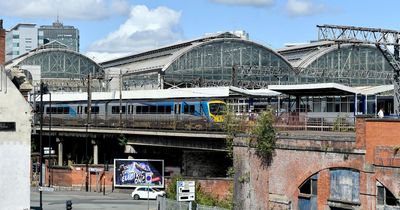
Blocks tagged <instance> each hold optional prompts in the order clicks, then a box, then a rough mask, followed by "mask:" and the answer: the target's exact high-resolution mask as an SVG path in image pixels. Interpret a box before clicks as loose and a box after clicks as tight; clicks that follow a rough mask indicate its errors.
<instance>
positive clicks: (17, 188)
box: [0, 66, 32, 209]
mask: <svg viewBox="0 0 400 210" xmlns="http://www.w3.org/2000/svg"><path fill="white" fill-rule="evenodd" d="M0 74H1V75H0V101H1V102H0V109H1V110H2V111H1V112H0V118H1V122H0V139H1V144H0V167H1V168H3V169H4V170H6V171H7V172H5V171H3V172H2V173H0V180H1V181H0V185H1V189H2V190H1V191H0V197H1V199H0V206H1V209H29V208H30V180H29V174H30V164H29V163H30V153H31V121H30V120H31V117H32V115H31V111H32V109H31V107H30V105H29V104H28V102H27V101H26V100H25V99H24V97H23V96H22V94H21V93H20V91H19V90H18V89H17V88H16V87H15V85H14V84H13V82H12V81H11V80H10V79H9V78H8V77H7V76H6V73H5V71H4V67H3V66H0Z"/></svg>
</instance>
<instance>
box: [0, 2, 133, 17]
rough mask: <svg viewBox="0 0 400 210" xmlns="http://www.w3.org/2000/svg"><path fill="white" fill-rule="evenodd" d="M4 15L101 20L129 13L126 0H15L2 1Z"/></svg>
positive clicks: (0, 3)
mask: <svg viewBox="0 0 400 210" xmlns="http://www.w3.org/2000/svg"><path fill="white" fill-rule="evenodd" d="M0 8H1V11H2V15H4V16H9V17H19V18H49V17H53V18H54V17H56V16H57V15H59V16H60V17H61V18H62V19H69V20H100V19H105V18H108V17H110V16H115V15H126V14H128V13H129V3H128V2H127V1H126V0H35V1H32V0H14V1H0Z"/></svg>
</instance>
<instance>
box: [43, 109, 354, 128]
mask: <svg viewBox="0 0 400 210" xmlns="http://www.w3.org/2000/svg"><path fill="white" fill-rule="evenodd" d="M235 118H236V119H235V122H236V124H237V125H236V126H237V130H238V131H241V132H244V133H245V132H248V131H249V130H250V129H251V128H252V127H253V126H254V125H255V124H256V121H257V118H258V115H257V114H251V115H249V114H237V115H235ZM104 119H106V118H105V117H104V116H102V115H97V114H93V115H92V119H91V121H90V127H93V128H120V125H122V128H124V129H156V130H181V131H219V132H222V131H223V123H214V122H211V121H209V120H207V119H206V118H205V117H199V116H190V115H183V116H182V115H157V114H149V115H146V116H145V117H144V116H134V115H133V116H130V117H127V116H124V118H123V121H122V123H121V124H120V123H119V118H118V117H107V120H104ZM51 121H52V126H54V127H56V126H63V127H85V126H86V123H87V122H86V118H85V117H81V118H79V117H75V118H63V116H62V115H60V116H57V115H52V119H51ZM48 123H49V118H48V117H47V116H45V117H44V125H47V124H48ZM354 125H355V118H354V117H349V116H336V117H331V116H328V117H327V116H309V115H307V114H306V113H280V115H279V116H276V117H275V121H274V127H275V128H276V129H277V130H278V131H330V132H354V131H355V126H354Z"/></svg>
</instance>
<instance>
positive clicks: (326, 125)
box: [274, 115, 355, 132]
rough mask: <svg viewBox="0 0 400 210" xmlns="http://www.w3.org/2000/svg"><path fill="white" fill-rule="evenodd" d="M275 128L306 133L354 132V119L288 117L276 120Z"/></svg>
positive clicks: (339, 117)
mask: <svg viewBox="0 0 400 210" xmlns="http://www.w3.org/2000/svg"><path fill="white" fill-rule="evenodd" d="M274 127H275V128H276V129H277V130H279V131H288V130H295V131H299V130H304V131H330V132H354V131H355V118H354V117H341V116H338V117H324V116H317V117H316V116H312V117H310V116H302V115H297V116H293V115H290V116H289V115H288V116H281V117H279V118H277V119H276V121H275V123H274Z"/></svg>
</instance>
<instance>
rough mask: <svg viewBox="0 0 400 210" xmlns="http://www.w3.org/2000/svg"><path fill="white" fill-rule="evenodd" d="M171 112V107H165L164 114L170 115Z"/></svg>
mask: <svg viewBox="0 0 400 210" xmlns="http://www.w3.org/2000/svg"><path fill="white" fill-rule="evenodd" d="M171 110H172V107H171V106H166V107H165V113H166V114H171Z"/></svg>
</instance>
